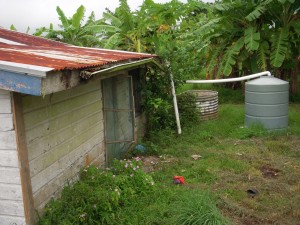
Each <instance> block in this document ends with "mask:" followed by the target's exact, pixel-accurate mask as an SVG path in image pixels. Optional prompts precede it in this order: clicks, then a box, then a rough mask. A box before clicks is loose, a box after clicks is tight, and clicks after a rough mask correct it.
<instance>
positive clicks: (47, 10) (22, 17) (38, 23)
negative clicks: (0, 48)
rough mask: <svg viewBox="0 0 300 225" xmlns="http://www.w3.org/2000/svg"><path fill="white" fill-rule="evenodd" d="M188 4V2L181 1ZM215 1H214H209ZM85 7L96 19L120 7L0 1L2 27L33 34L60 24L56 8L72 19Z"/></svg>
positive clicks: (95, 2)
mask: <svg viewBox="0 0 300 225" xmlns="http://www.w3.org/2000/svg"><path fill="white" fill-rule="evenodd" d="M168 1H169V0H155V2H157V3H165V2H168ZM181 1H182V2H187V0H181ZM208 1H210V2H211V1H214V0H207V2H208ZM142 2H143V0H128V4H129V6H130V8H131V10H137V9H138V6H140V5H141V4H142ZM80 5H84V6H85V8H86V17H87V16H89V15H90V13H91V12H92V11H94V12H95V14H96V18H101V16H102V12H103V11H104V10H105V8H109V9H110V10H114V9H115V8H116V7H117V6H118V5H119V1H118V0H0V26H2V27H4V28H9V27H10V25H11V24H14V26H15V27H16V28H17V30H18V31H22V32H24V31H26V29H27V27H28V26H29V27H30V29H31V32H33V31H34V30H35V29H36V28H38V27H42V26H49V24H50V23H53V24H54V25H55V26H56V25H57V24H59V19H58V15H57V13H56V6H59V7H60V8H61V9H62V10H63V11H64V13H65V14H66V16H68V17H71V16H72V15H73V14H74V13H75V11H76V9H77V8H78V7H79V6H80Z"/></svg>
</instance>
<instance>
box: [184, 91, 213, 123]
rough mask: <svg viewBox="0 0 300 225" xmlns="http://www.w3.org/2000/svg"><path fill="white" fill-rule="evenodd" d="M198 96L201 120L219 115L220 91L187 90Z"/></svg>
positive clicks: (197, 103) (197, 104) (197, 105)
mask: <svg viewBox="0 0 300 225" xmlns="http://www.w3.org/2000/svg"><path fill="white" fill-rule="evenodd" d="M187 92H188V93H190V94H193V95H194V96H195V97H196V99H195V100H196V107H197V109H198V111H199V115H200V119H201V120H209V119H216V118H217V117H218V105H219V104H218V92H217V91H210V90H189V91H187Z"/></svg>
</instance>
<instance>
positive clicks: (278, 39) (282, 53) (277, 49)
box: [271, 28, 289, 67]
mask: <svg viewBox="0 0 300 225" xmlns="http://www.w3.org/2000/svg"><path fill="white" fill-rule="evenodd" d="M288 37H289V32H288V30H287V28H282V29H280V30H279V31H278V32H276V33H275V34H274V35H273V39H272V47H271V65H272V66H274V67H280V66H281V65H282V63H283V61H284V60H285V58H286V53H287V50H288Z"/></svg>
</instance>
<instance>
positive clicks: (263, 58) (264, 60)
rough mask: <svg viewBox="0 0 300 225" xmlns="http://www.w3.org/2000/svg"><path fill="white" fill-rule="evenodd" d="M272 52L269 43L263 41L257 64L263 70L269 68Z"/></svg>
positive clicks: (258, 52) (259, 49)
mask: <svg viewBox="0 0 300 225" xmlns="http://www.w3.org/2000/svg"><path fill="white" fill-rule="evenodd" d="M269 53H270V48H269V43H268V42H266V41H265V42H263V43H261V45H260V46H259V48H258V51H257V65H258V66H259V68H260V69H261V70H263V71H265V70H267V69H268V55H269Z"/></svg>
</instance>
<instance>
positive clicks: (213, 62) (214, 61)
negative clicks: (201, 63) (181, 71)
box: [206, 43, 226, 77]
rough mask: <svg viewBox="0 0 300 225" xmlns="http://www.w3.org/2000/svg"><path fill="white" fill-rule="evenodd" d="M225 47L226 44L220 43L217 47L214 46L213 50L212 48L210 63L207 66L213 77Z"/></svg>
mask: <svg viewBox="0 0 300 225" xmlns="http://www.w3.org/2000/svg"><path fill="white" fill-rule="evenodd" d="M225 48H226V45H224V44H221V43H219V44H218V47H217V48H214V49H213V51H212V50H211V55H209V56H208V64H207V66H206V74H207V75H208V76H209V77H212V75H213V71H214V70H215V69H216V67H218V65H219V63H218V60H219V58H220V56H221V54H222V52H223V50H224V49H225Z"/></svg>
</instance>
